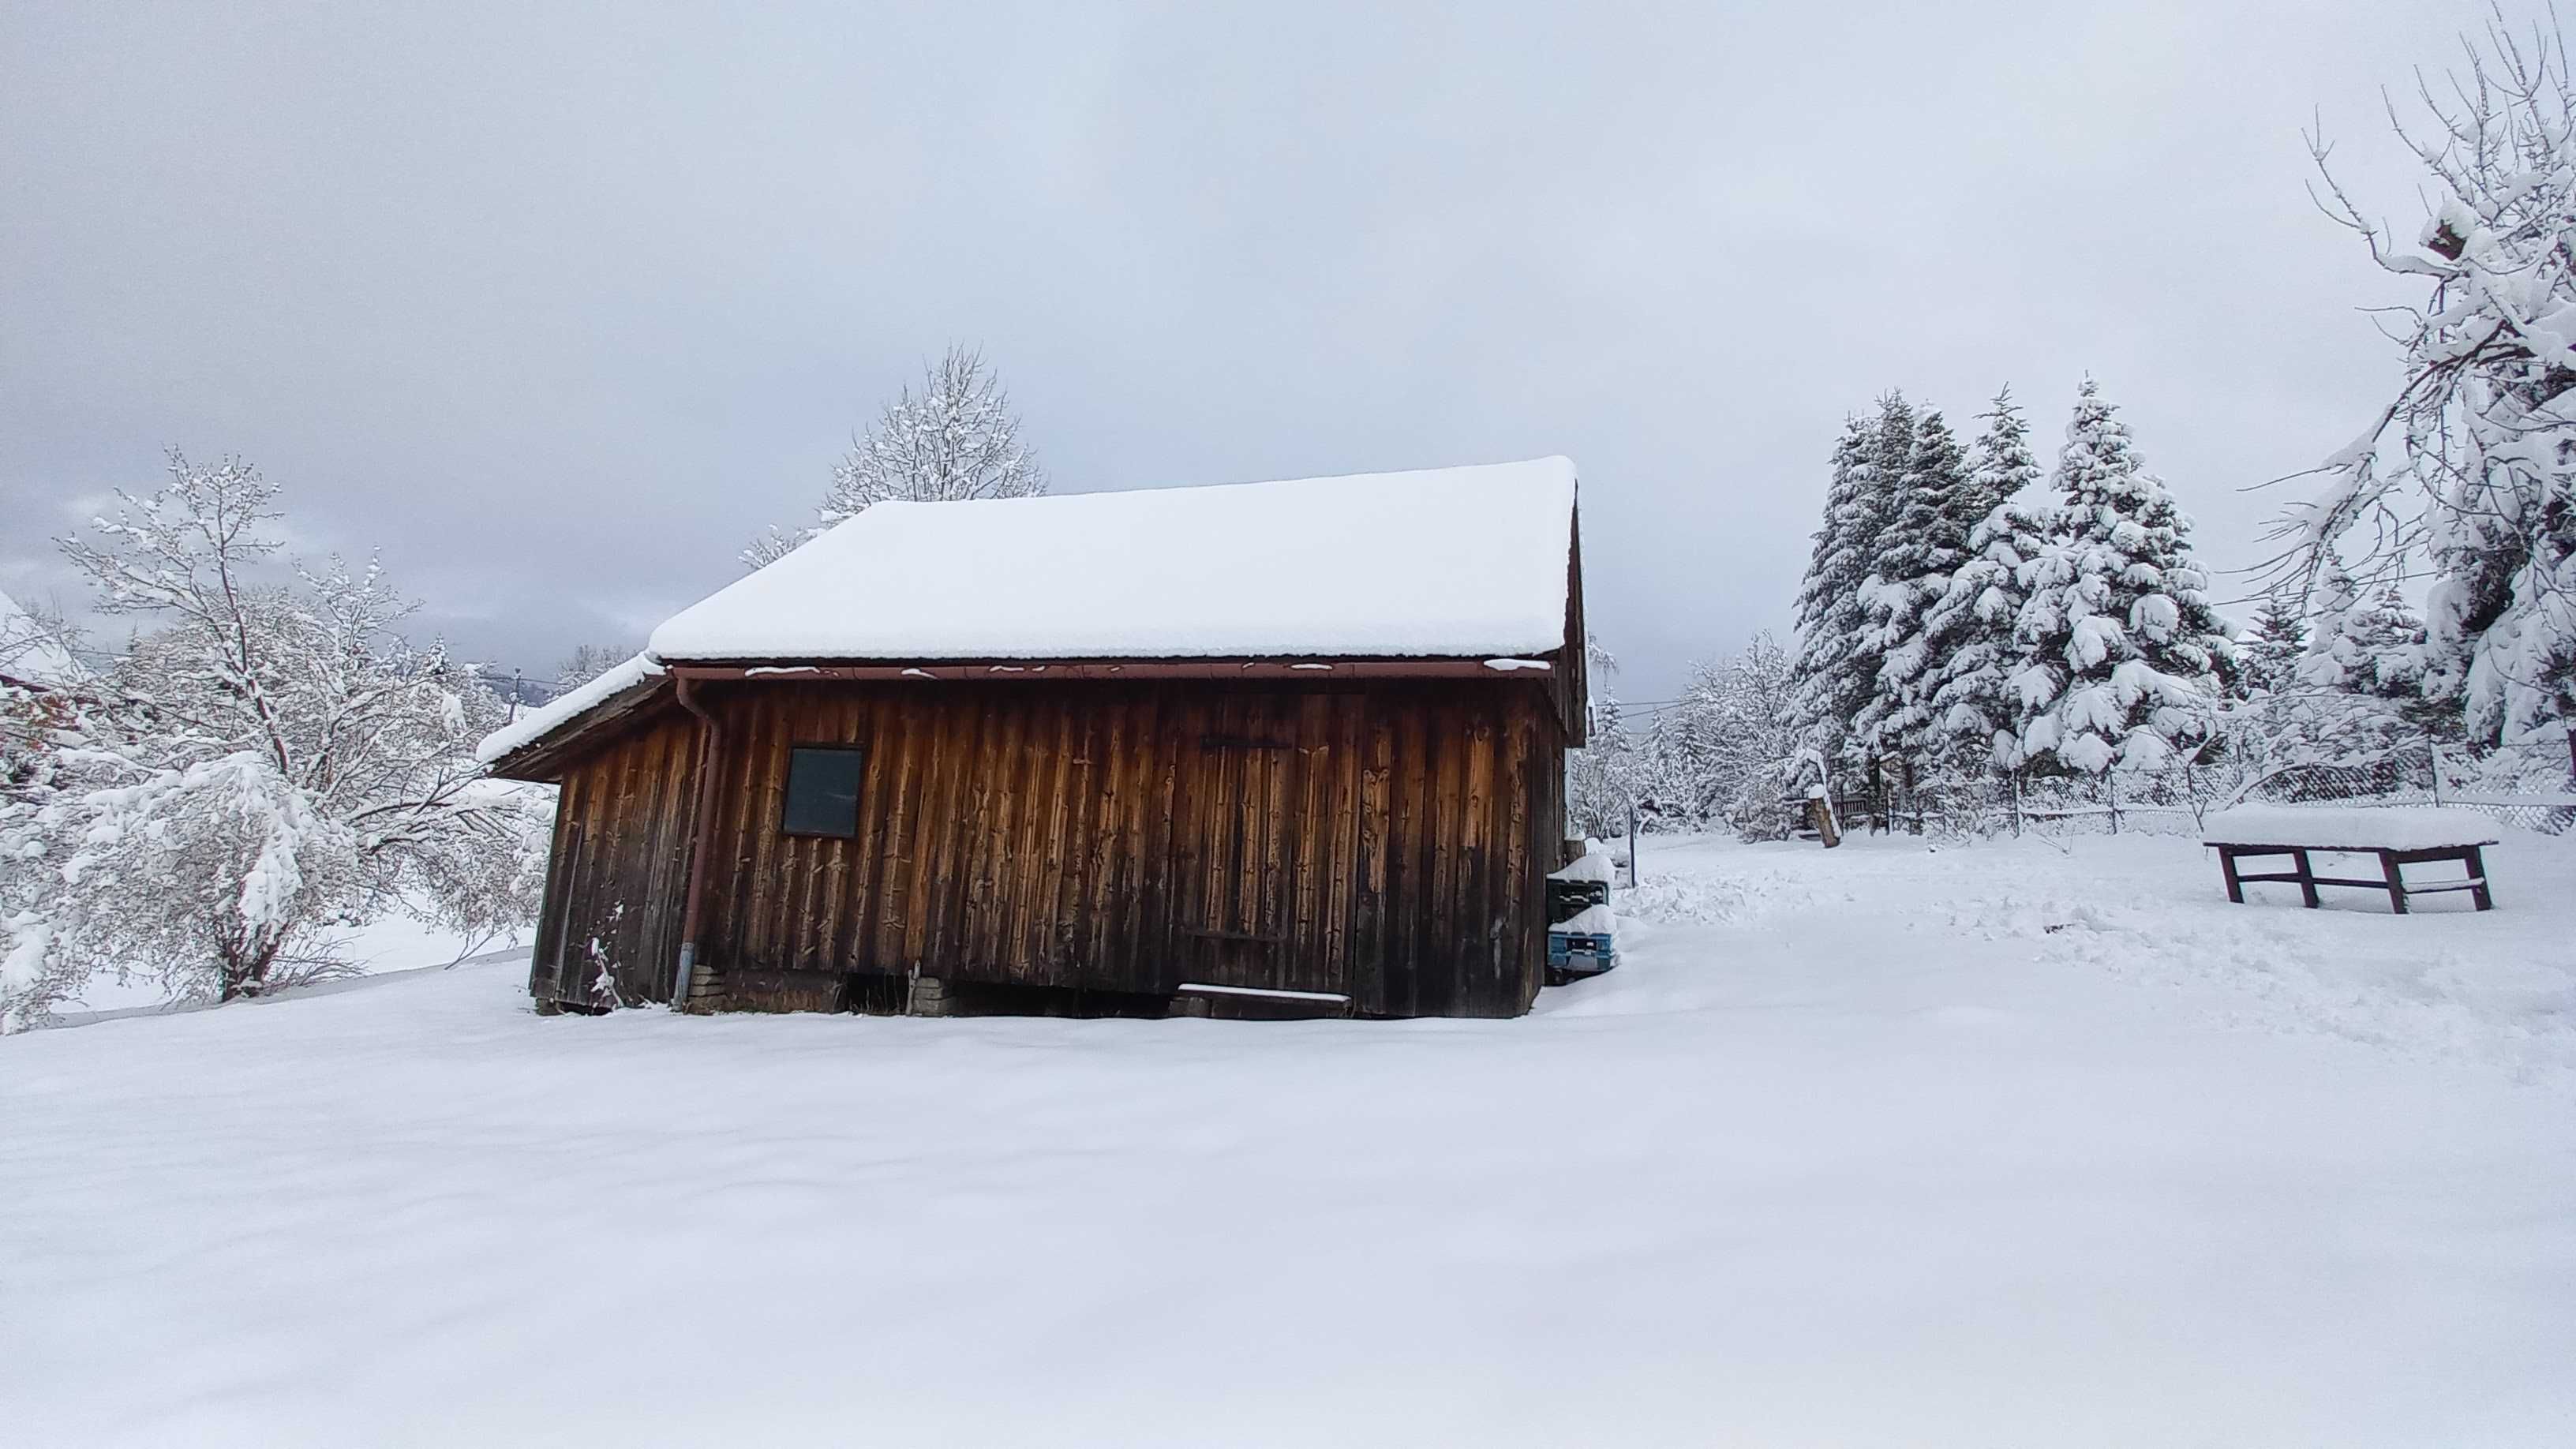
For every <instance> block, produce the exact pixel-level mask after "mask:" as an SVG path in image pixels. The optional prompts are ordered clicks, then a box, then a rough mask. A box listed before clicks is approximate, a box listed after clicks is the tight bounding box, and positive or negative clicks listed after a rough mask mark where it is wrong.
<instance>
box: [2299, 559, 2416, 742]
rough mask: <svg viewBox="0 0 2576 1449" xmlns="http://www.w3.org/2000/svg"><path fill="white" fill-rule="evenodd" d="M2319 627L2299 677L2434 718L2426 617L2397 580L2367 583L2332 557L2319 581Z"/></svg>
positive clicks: (2313, 685)
mask: <svg viewBox="0 0 2576 1449" xmlns="http://www.w3.org/2000/svg"><path fill="white" fill-rule="evenodd" d="M2318 592H2319V607H2318V609H2317V620H2316V630H2315V633H2314V634H2313V636H2312V637H2311V638H2310V639H2309V640H2308V646H2307V649H2306V651H2305V653H2304V654H2303V655H2302V657H2301V658H2300V659H2299V661H2298V666H2297V668H2298V680H2299V682H2300V683H2301V684H2303V685H2306V686H2308V687H2309V688H2312V689H2326V690H2336V691H2339V692H2342V693H2345V694H2363V695H2369V696H2371V697H2372V698H2375V699H2384V700H2388V701H2390V702H2391V703H2394V704H2397V705H2400V706H2402V707H2405V708H2406V709H2407V711H2408V713H2409V714H2410V716H2414V717H2428V716H2427V712H2426V710H2425V709H2424V708H2423V706H2424V705H2425V703H2426V701H2425V698H2424V643H2425V632H2426V631H2425V628H2424V621H2423V620H2422V619H2420V618H2418V617H2417V616H2416V613H2415V610H2414V609H2413V608H2412V607H2410V606H2409V605H2408V604H2407V602H2406V596H2405V595H2404V594H2402V593H2400V592H2399V591H2398V588H2397V586H2396V585H2395V584H2393V583H2391V584H2383V585H2382V586H2380V587H2379V588H2376V589H2371V588H2366V587H2365V586H2364V585H2363V584H2362V583H2361V582H2360V581H2359V580H2357V579H2355V578H2354V577H2353V576H2352V574H2351V572H2350V571H2349V570H2347V569H2346V568H2344V566H2343V564H2342V563H2341V562H2340V561H2339V560H2335V559H2332V558H2331V557H2330V558H2329V559H2328V561H2327V566H2326V571H2325V577H2324V579H2323V581H2322V582H2321V583H2320V584H2319V587H2318Z"/></svg>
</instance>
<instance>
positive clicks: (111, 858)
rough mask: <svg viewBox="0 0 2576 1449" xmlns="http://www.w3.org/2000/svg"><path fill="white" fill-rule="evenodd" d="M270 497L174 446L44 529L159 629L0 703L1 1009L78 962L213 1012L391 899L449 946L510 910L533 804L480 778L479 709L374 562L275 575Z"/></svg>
mask: <svg viewBox="0 0 2576 1449" xmlns="http://www.w3.org/2000/svg"><path fill="white" fill-rule="evenodd" d="M276 495H277V490H276V489H275V487H274V486H272V485H270V484H269V483H267V482H266V481H265V480H263V479H262V478H261V477H260V476H259V474H258V473H257V471H256V470H254V469H252V468H250V467H248V466H247V465H245V464H242V463H239V462H237V461H232V460H226V461H225V462H223V463H221V464H219V465H217V466H214V467H211V468H208V467H200V466H197V465H194V464H191V463H190V462H188V460H187V459H185V458H184V457H181V456H179V455H178V454H175V453H174V454H173V455H172V456H171V460H170V481H169V483H168V484H167V485H166V486H165V487H164V488H162V489H161V490H160V491H159V492H157V493H155V494H152V495H151V496H149V497H146V498H133V497H127V498H125V499H124V506H123V507H122V508H120V509H119V510H118V511H117V513H116V514H115V515H114V516H112V517H102V518H99V519H97V520H94V522H93V529H92V534H93V536H92V537H90V538H87V539H74V540H66V541H65V542H64V545H63V548H64V552H65V554H66V555H67V556H68V557H69V558H70V559H71V560H72V562H73V563H74V564H75V565H76V566H77V567H78V568H79V569H80V570H81V571H82V572H83V573H85V574H86V575H88V577H89V578H90V579H91V581H92V582H93V583H94V584H95V585H96V586H97V588H98V590H99V600H98V607H99V608H100V609H101V610H102V611H103V612H109V613H128V614H134V615H138V616H142V617H145V618H150V619H153V620H155V621H157V622H158V623H159V624H160V627H158V628H156V629H154V630H153V631H151V632H149V633H147V634H144V635H143V636H141V637H140V638H139V639H138V640H137V641H136V642H135V645H134V647H133V648H132V649H131V650H130V651H129V652H128V653H127V654H126V655H125V656H124V657H123V658H121V659H119V660H117V661H115V662H114V663H113V664H112V665H109V666H107V667H106V668H104V669H103V670H101V671H99V672H98V674H97V676H96V677H95V678H94V679H92V680H90V681H88V682H86V683H84V684H82V685H80V686H78V687H77V688H73V689H63V690H51V691H42V692H36V691H28V690H23V689H22V690H20V691H18V693H19V696H20V697H19V698H17V699H16V700H14V701H12V700H11V699H8V698H0V718H5V719H7V720H10V721H14V722H15V725H14V727H13V728H10V729H8V730H6V731H5V732H0V738H6V739H7V740H8V741H9V744H8V746H7V749H8V754H7V755H6V756H4V757H0V765H5V770H0V920H6V921H7V922H9V927H8V930H9V932H10V936H9V940H10V943H11V944H10V948H9V949H10V952H11V954H10V956H9V957H8V958H7V959H8V961H9V969H8V971H7V973H6V980H7V981H8V983H9V985H8V986H7V987H6V990H7V991H9V992H10V993H13V995H12V997H11V998H10V999H9V1000H5V1001H0V1016H5V1019H6V1020H7V1021H8V1022H9V1023H11V1024H14V1025H25V1024H29V1023H30V1022H32V1021H34V1020H36V1019H40V1018H41V1016H42V1015H43V1012H44V1010H45V1009H46V1007H47V1006H49V1005H50V1004H51V1002H53V1001H56V1000H60V999H61V998H62V997H63V996H64V995H65V994H66V993H67V992H70V991H75V990H77V989H78V986H79V983H80V982H81V981H82V980H84V979H85V978H86V977H88V976H89V975H90V974H92V973H94V972H97V971H102V970H104V971H108V972H112V973H114V974H117V975H119V976H135V975H140V976H144V977H147V978H150V979H154V980H157V981H160V982H162V983H163V984H165V985H166V986H168V987H169V988H170V989H171V990H172V991H173V992H174V993H176V994H181V995H194V996H202V997H207V998H212V999H217V1000H226V999H230V998H233V997H236V996H248V995H257V994H260V993H261V992H264V991H268V990H272V989H275V988H276V987H278V986H280V985H283V984H288V983H291V982H293V981H296V980H302V979H311V978H312V977H313V976H314V975H316V974H327V973H328V972H330V971H331V970H333V969H335V968H336V965H337V962H336V960H335V958H334V956H333V954H332V950H331V946H330V942H329V939H328V937H329V932H330V928H331V927H333V926H336V925H341V924H347V923H350V922H353V921H356V920H360V919H363V918H365V917H367V916H370V915H373V914H375V913H378V912H381V911H383V910H385V909H388V908H391V907H394V906H395V905H397V904H400V905H404V906H407V907H408V908H411V909H414V910H419V911H424V912H428V913H431V914H432V915H434V916H436V917H437V918H439V919H440V920H442V921H444V922H446V923H448V924H451V925H455V926H457V927H459V928H461V929H464V930H467V931H469V932H478V931H479V932H485V933H489V932H491V931H493V930H495V929H505V928H506V927H504V926H503V925H502V923H503V922H505V921H506V922H509V923H511V924H516V923H517V922H521V921H524V920H526V919H527V918H528V917H529V915H530V914H531V913H532V911H531V901H532V894H531V887H530V886H529V884H528V880H529V876H530V870H529V865H528V861H529V858H530V854H531V852H532V851H535V850H541V849H542V844H541V841H542V838H543V832H544V829H545V819H546V809H545V804H544V802H543V801H542V800H540V799H537V798H535V797H533V796H531V795H529V794H527V793H526V792H522V791H516V790H508V789H500V788H496V787H494V786H493V785H492V783H491V782H489V781H486V780H484V779H483V778H482V771H481V769H480V767H479V766H477V765H476V764H475V762H474V759H473V753H472V751H473V746H474V742H475V741H476V740H477V739H479V738H480V737H481V736H482V735H483V734H484V733H486V732H488V731H489V730H491V729H493V728H495V727H496V726H497V725H498V724H499V723H500V722H501V710H502V706H501V705H500V703H499V701H498V700H496V699H494V698H493V697H492V695H491V693H490V692H489V691H488V690H486V689H484V688H483V687H482V686H481V685H480V683H478V682H477V681H476V680H475V679H474V677H473V674H472V671H471V670H470V669H468V668H466V667H465V666H463V665H460V664H457V663H454V662H453V661H451V660H449V659H448V658H447V656H446V653H445V651H444V649H443V648H440V647H435V646H433V647H431V648H428V649H418V648H414V647H413V646H412V645H411V644H410V643H409V642H408V641H407V640H405V639H404V637H403V636H402V634H401V632H400V629H399V625H400V623H401V621H402V620H403V618H404V617H405V616H407V615H408V614H409V613H410V612H411V611H412V609H413V608H414V607H415V606H414V605H413V604H411V603H410V602H409V601H407V600H405V599H403V598H402V597H401V596H400V595H398V594H396V593H395V592H394V591H393V590H392V589H391V587H390V586H389V585H388V584H387V582H386V580H385V579H384V576H383V574H382V571H381V570H380V569H378V568H377V567H376V566H375V565H373V564H372V563H371V564H369V565H368V566H366V567H365V568H363V569H357V570H351V569H349V568H347V567H345V566H343V565H341V564H339V563H338V562H337V561H334V562H333V563H332V565H331V566H330V567H329V568H327V569H323V570H319V571H315V570H308V569H302V568H296V569H291V570H283V571H281V570H278V569H276V568H275V567H274V566H273V565H271V563H270V560H271V557H272V556H273V555H274V554H276V552H277V551H278V549H279V547H280V545H279V543H278V541H277V540H276V539H275V538H274V537H273V536H272V535H271V533H270V531H269V530H270V529H271V528H272V527H273V525H274V524H275V523H276V521H277V519H278V514H277V512H276V510H275V508H274V506H273V505H274V502H275V499H276Z"/></svg>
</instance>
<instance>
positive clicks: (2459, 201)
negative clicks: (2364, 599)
mask: <svg viewBox="0 0 2576 1449" xmlns="http://www.w3.org/2000/svg"><path fill="white" fill-rule="evenodd" d="M2463 49H2464V51H2465V52H2466V57H2465V66H2464V69H2462V70H2459V71H2455V72H2453V73H2451V74H2450V75H2448V76H2445V77H2442V78H2441V79H2439V80H2438V81H2436V80H2434V79H2432V78H2423V79H2419V81H2418V83H2417V88H2416V100H2417V102H2418V104H2419V106H2420V114H2418V115H2417V116H2416V117H2415V118H2413V119H2411V120H2410V119H2409V118H2408V117H2407V116H2406V115H2404V114H2402V113H2401V111H2400V109H2399V107H2398V106H2397V104H2396V103H2395V101H2394V100H2392V101H2391V102H2390V104H2389V119H2390V123H2391V125H2392V126H2393V127H2394V128H2395V130H2396V132H2397V135H2398V136H2399V138H2400V139H2401V140H2402V141H2403V143H2404V144H2405V145H2406V147H2407V148H2408V149H2409V150H2411V151H2412V152H2413V153H2414V156H2415V158H2416V160H2417V162H2418V163H2419V164H2420V165H2421V166H2422V168H2423V170H2424V173H2425V176H2426V178H2427V179H2428V180H2429V181H2430V182H2431V183H2432V191H2433V196H2432V200H2431V204H2430V207H2429V215H2428V217H2427V219H2426V221H2425V224H2424V226H2423V229H2422V230H2421V232H2420V233H2419V234H2418V235H2417V238H2416V245H2415V247H2413V248H2408V247H2403V246H2401V245H2399V244H2398V243H2397V242H2396V240H2395V239H2394V236H2393V234H2392V233H2391V232H2390V231H2389V230H2388V229H2387V228H2385V227H2384V226H2382V225H2381V224H2380V223H2378V222H2376V221H2374V220H2372V219H2371V218H2370V217H2369V216H2368V215H2367V214H2366V213H2365V212H2364V211H2363V209H2362V207H2361V205H2360V204H2359V203H2358V202H2357V201H2355V200H2354V199H2353V197H2352V196H2351V195H2350V194H2349V193H2348V192H2346V191H2345V189H2344V188H2343V187H2342V185H2341V184H2340V183H2339V182H2338V181H2337V179H2336V177H2335V175H2334V172H2333V170H2332V168H2331V166H2330V165H2329V164H2328V162H2329V156H2328V153H2329V151H2330V149H2331V148H2329V147H2328V146H2327V145H2326V144H2325V143H2324V141H2323V140H2322V138H2321V137H2319V136H2316V135H2311V137H2310V151H2311V153H2312V154H2313V155H2314V157H2315V160H2316V164H2317V168H2318V171H2319V174H2320V176H2321V178H2322V179H2321V182H2320V183H2319V185H2318V186H2317V187H2316V188H2314V191H2315V194H2316V196H2317V200H2318V203H2319V205H2320V206H2321V207H2323V209H2324V210H2325V211H2326V213H2327V214H2328V215H2329V216H2331V217H2333V218H2334V219H2335V220H2336V221H2338V222H2340V223H2342V224H2343V225H2345V226H2347V227H2349V228H2351V229H2352V230H2353V231H2354V232H2356V233H2357V234H2359V236H2360V237H2361V238H2362V241H2363V242H2364V244H2365V245H2366V246H2367V247H2368V249H2369V252H2370V256H2371V258H2372V260H2373V261H2375V262H2376V263H2377V264H2378V265H2379V266H2380V267H2381V268H2383V269H2384V270H2386V271H2388V272H2391V273H2394V274H2396V275H2398V276H2402V277H2407V278H2411V279H2417V280H2420V281H2423V282H2427V283H2429V284H2430V287H2431V291H2430V295H2428V296H2427V297H2426V298H2425V299H2424V300H2423V301H2422V302H2421V303H2419V304H2416V305H2413V306H2407V307H2399V308H2394V309H2389V310H2388V311H2386V312H2384V313H2383V314H2382V330H2383V331H2385V332H2386V333H2387V334H2388V336H2389V337H2390V338H2391V340H2393V341H2395V342H2396V343H2397V344H2398V345H2399V346H2400V348H2402V349H2403V353H2404V363H2405V380H2404V381H2403V383H2402V384H2401V385H2400V386H2399V388H2398V390H2397V394H2396V396H2395V397H2394V398H2392V399H2391V400H2390V401H2389V402H2388V403H2387V404H2386V405H2385V406H2384V407H2382V408H2381V409H2380V410H2379V412H2378V414H2377V415H2376V416H2375V417H2373V418H2372V419H2371V421H2370V424H2369V426H2368V427H2367V428H2366V429H2365V430H2364V431H2363V433H2362V435H2361V437H2360V438H2359V440H2358V441H2356V442H2355V443H2354V444H2353V445H2352V446H2351V447H2350V448H2348V449H2346V450H2345V451H2344V452H2342V453H2340V454H2338V455H2337V456H2335V457H2334V458H2333V459H2330V460H2329V461H2328V462H2327V464H2326V465H2325V467H2324V469H2323V470H2322V471H2323V472H2324V473H2325V474H2326V475H2327V476H2328V477H2329V478H2330V479H2331V480H2332V481H2331V484H2330V486H2329V487H2327V488H2326V489H2325V490H2324V491H2323V492H2322V494H2321V495H2320V496H2318V497H2316V498H2315V499H2313V500H2311V501H2309V502H2306V503H2303V504H2300V505H2297V506H2295V507H2294V508H2293V509H2291V510H2290V513H2289V515H2288V517H2287V518H2286V519H2285V520H2284V524H2283V528H2282V530H2281V535H2280V536H2282V537H2284V538H2285V539H2286V540H2287V543H2288V548H2287V550H2286V551H2285V552H2284V554H2283V555H2282V556H2281V558H2280V559H2279V560H2278V563H2279V565H2280V570H2281V573H2282V574H2283V576H2284V577H2285V578H2286V579H2287V580H2288V581H2289V582H2290V583H2291V584H2292V586H2293V587H2295V588H2296V589H2297V590H2298V592H2299V593H2300V594H2301V596H2302V597H2304V595H2305V593H2306V591H2307V589H2308V587H2309V586H2311V585H2313V584H2314V583H2316V582H2317V581H2318V580H2320V579H2321V578H2322V577H2324V575H2325V574H2326V573H2327V572H2328V571H2329V570H2330V569H2331V567H2332V564H2333V560H2334V559H2335V557H2336V556H2337V555H2338V553H2340V555H2341V557H2342V558H2344V559H2346V560H2348V561H2350V562H2351V563H2352V566H2353V569H2354V571H2355V573H2356V574H2357V575H2358V581H2359V583H2360V585H2361V586H2362V587H2363V588H2364V589H2365V590H2366V589H2367V588H2368V587H2369V586H2371V585H2374V584H2377V585H2385V584H2388V583H2391V582H2394V581H2396V580H2397V579H2398V578H2400V577H2401V576H2403V575H2405V574H2407V573H2409V572H2410V571H2412V570H2413V569H2415V568H2417V567H2421V566H2429V569H2430V571H2431V574H2432V578H2433V583H2432V588H2431V592H2430V597H2429V600H2428V608H2427V610H2426V620H2425V622H2426V626H2427V636H2428V637H2427V640H2426V644H2425V664H2426V669H2425V679H2424V687H2425V692H2426V693H2427V694H2428V695H2429V696H2430V697H2432V698H2434V699H2437V700H2445V701H2453V702H2456V703H2457V704H2458V705H2459V706H2460V707H2461V709H2462V710H2463V713H2464V723H2465V725H2466V727H2467V731H2468V734H2469V736H2470V738H2472V739H2473V740H2477V741H2482V742H2489V741H2494V740H2497V739H2499V738H2513V737H2517V736H2520V735H2523V734H2526V733H2528V732H2530V731H2531V730H2533V729H2535V728H2537V727H2539V726H2541V725H2542V724H2545V723H2552V722H2555V721H2560V720H2564V719H2567V718H2569V717H2570V716H2571V714H2576V88H2571V85H2570V81H2569V68H2568V63H2567V55H2566V50H2565V46H2564V42H2563V41H2562V39H2561V37H2560V35H2559V34H2558V31H2557V27H2556V24H2555V21H2554V19H2553V20H2552V21H2551V22H2549V23H2548V24H2545V25H2538V26H2535V27H2534V28H2533V29H2532V30H2531V31H2530V32H2528V33H2523V32H2518V31H2516V30H2513V29H2511V28H2509V27H2508V26H2507V25H2506V24H2505V22H2504V20H2503V17H2502V13H2501V11H2498V12H2496V13H2495V14H2494V16H2493V18H2491V19H2490V21H2489V22H2488V24H2487V26H2486V28H2485V30H2484V31H2483V33H2482V34H2479V35H2473V36H2469V37H2465V38H2464V40H2463Z"/></svg>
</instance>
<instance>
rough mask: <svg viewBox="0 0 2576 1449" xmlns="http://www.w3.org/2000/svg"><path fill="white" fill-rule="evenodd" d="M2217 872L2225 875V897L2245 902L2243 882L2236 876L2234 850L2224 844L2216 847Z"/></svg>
mask: <svg viewBox="0 0 2576 1449" xmlns="http://www.w3.org/2000/svg"><path fill="white" fill-rule="evenodd" d="M2218 873H2219V874H2220V875H2223V876H2225V877H2227V898H2228V899H2229V900H2231V901H2234V902H2235V903H2236V904H2238V905H2240V906H2241V905H2243V904H2245V882H2243V881H2241V880H2238V879H2237V878H2236V852H2235V851H2232V850H2230V849H2228V848H2227V847H2226V846H2224V845H2222V846H2220V847H2218Z"/></svg>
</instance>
